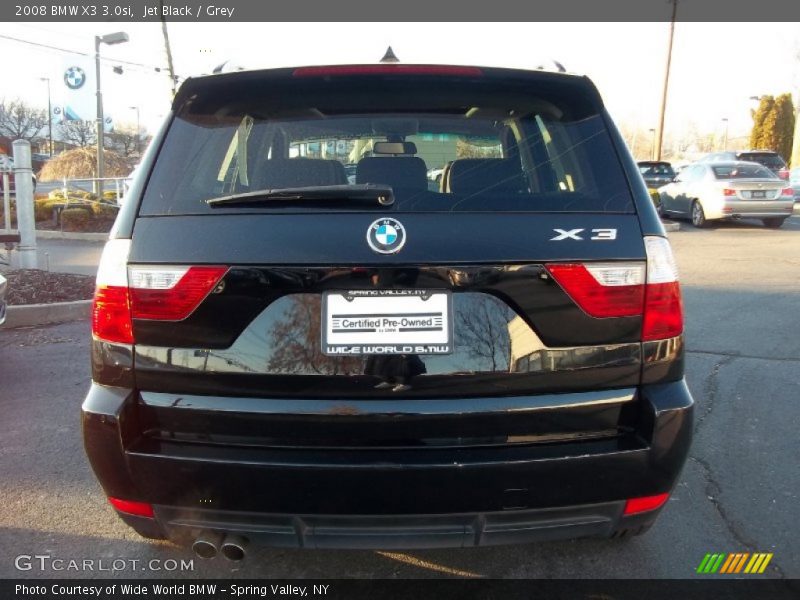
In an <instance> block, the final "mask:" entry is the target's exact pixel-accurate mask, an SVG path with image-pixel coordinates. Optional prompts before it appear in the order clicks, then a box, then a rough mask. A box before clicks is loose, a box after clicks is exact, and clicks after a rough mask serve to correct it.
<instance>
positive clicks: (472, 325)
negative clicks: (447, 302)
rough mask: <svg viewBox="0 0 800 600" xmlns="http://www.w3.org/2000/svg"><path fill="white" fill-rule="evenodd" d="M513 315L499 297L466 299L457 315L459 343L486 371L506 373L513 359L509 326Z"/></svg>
mask: <svg viewBox="0 0 800 600" xmlns="http://www.w3.org/2000/svg"><path fill="white" fill-rule="evenodd" d="M513 316H514V312H513V311H512V310H511V309H510V308H508V306H506V305H505V304H504V303H503V302H501V301H500V300H497V299H496V298H484V297H483V296H477V297H467V298H464V299H463V300H462V305H461V306H460V307H459V310H458V311H457V312H456V335H457V339H458V344H459V345H460V346H463V347H465V348H466V349H467V352H468V353H469V355H470V356H471V357H472V358H475V359H478V360H480V361H481V365H482V368H483V369H484V370H486V371H497V370H507V369H508V367H509V362H510V360H511V339H510V337H509V335H508V323H509V321H511V319H512V318H513Z"/></svg>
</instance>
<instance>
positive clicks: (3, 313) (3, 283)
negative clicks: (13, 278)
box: [0, 273, 8, 325]
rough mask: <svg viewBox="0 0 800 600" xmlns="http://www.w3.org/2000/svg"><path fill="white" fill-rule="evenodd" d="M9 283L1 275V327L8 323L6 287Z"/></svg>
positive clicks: (0, 274)
mask: <svg viewBox="0 0 800 600" xmlns="http://www.w3.org/2000/svg"><path fill="white" fill-rule="evenodd" d="M7 286H8V281H7V280H6V278H5V277H3V274H2V273H0V325H2V324H3V323H5V322H6V287H7Z"/></svg>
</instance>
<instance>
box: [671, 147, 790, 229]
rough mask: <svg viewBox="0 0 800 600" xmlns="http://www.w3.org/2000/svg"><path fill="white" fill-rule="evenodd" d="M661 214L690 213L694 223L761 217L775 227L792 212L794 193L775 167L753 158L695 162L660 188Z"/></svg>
mask: <svg viewBox="0 0 800 600" xmlns="http://www.w3.org/2000/svg"><path fill="white" fill-rule="evenodd" d="M658 194H659V198H660V203H659V206H658V211H659V214H660V215H662V216H674V217H687V218H690V219H691V220H692V224H693V225H694V226H695V227H704V226H705V225H706V224H707V223H708V221H711V220H718V219H744V218H747V219H751V218H755V219H761V221H763V223H764V225H766V226H767V227H771V228H774V229H777V228H779V227H780V226H781V225H783V222H784V221H785V220H786V219H787V218H788V217H790V216H791V214H792V207H793V203H794V193H793V191H792V188H790V187H789V185H788V183H787V182H786V181H784V180H782V179H779V178H778V177H777V176H776V175H775V174H774V173H773V172H772V171H770V170H769V169H767V168H765V167H762V166H761V165H759V164H757V163H751V162H713V163H695V164H693V165H689V166H688V167H686V168H685V169H683V170H682V171H681V172H680V174H679V175H678V177H677V178H676V179H675V181H673V182H672V183H669V184H667V185H665V186H663V187H660V188H658Z"/></svg>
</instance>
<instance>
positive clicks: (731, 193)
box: [722, 188, 736, 196]
mask: <svg viewBox="0 0 800 600" xmlns="http://www.w3.org/2000/svg"><path fill="white" fill-rule="evenodd" d="M722 195H723V196H735V195H736V190H731V189H728V188H725V189H724V190H722Z"/></svg>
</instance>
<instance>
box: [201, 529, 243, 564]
mask: <svg viewBox="0 0 800 600" xmlns="http://www.w3.org/2000/svg"><path fill="white" fill-rule="evenodd" d="M192 550H193V551H194V553H195V555H196V556H198V557H199V558H206V559H208V558H214V557H215V556H217V554H222V556H224V557H225V558H227V559H228V560H230V561H232V562H239V561H240V560H243V559H244V557H245V555H246V554H247V538H244V537H242V536H240V535H236V534H233V533H228V534H225V533H222V532H221V531H204V532H202V533H201V534H200V535H199V536H198V537H197V539H196V540H195V541H194V543H193V544H192Z"/></svg>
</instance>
